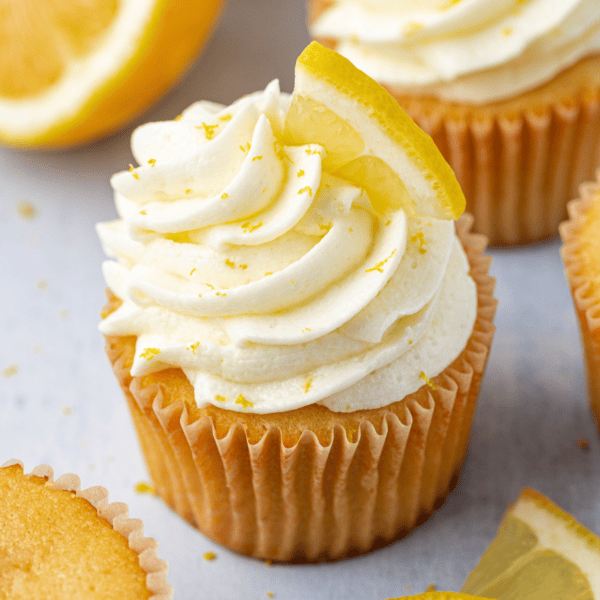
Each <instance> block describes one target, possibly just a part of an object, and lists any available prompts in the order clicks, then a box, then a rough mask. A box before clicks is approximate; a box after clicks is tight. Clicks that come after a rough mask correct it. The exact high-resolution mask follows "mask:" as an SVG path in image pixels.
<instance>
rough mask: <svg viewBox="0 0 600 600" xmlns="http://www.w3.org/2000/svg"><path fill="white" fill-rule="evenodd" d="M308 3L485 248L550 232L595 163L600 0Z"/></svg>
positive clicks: (599, 127) (599, 157)
mask: <svg viewBox="0 0 600 600" xmlns="http://www.w3.org/2000/svg"><path fill="white" fill-rule="evenodd" d="M424 4H425V3H418V2H408V1H407V0H404V1H402V0H399V1H383V0H380V1H379V2H377V1H374V0H310V1H309V21H310V29H311V33H312V35H313V36H314V37H315V38H316V39H319V40H321V41H323V42H324V43H327V44H329V45H330V46H331V47H335V48H336V49H337V50H338V51H339V52H340V53H341V54H343V55H344V56H346V57H347V58H349V59H350V60H351V61H352V62H354V64H355V65H356V66H357V67H358V68H360V69H362V70H364V71H365V72H367V73H368V74H369V75H371V76H372V77H374V78H375V79H376V80H377V81H379V82H380V83H381V84H383V85H384V86H385V87H386V88H387V89H388V90H389V91H390V92H391V93H392V95H393V96H394V98H396V100H397V101H398V102H399V103H400V104H401V106H402V107H403V108H404V109H405V110H406V111H407V112H408V114H410V115H411V116H412V118H413V119H415V121H416V122H417V123H418V124H419V125H420V126H421V127H422V128H423V129H425V131H427V132H428V133H429V134H430V135H431V136H432V137H433V139H434V141H435V142H436V144H437V145H438V147H439V148H440V150H441V152H442V154H443V155H444V157H445V158H446V159H447V160H448V162H449V163H450V165H451V166H452V168H453V169H454V171H455V173H456V176H457V178H458V180H459V182H460V184H461V186H462V188H463V191H464V193H465V196H466V198H467V208H468V210H469V211H470V212H472V213H473V215H474V216H475V230H476V231H479V232H482V233H484V234H486V235H487V236H488V237H489V239H490V241H491V243H492V244H495V245H502V244H522V243H526V242H532V241H536V240H541V239H543V238H547V237H550V236H553V235H555V233H556V231H557V227H558V224H559V223H560V222H561V220H563V219H564V217H565V214H566V210H565V207H566V203H567V201H568V200H569V199H571V198H573V197H574V196H575V195H576V194H577V189H578V187H579V185H580V184H581V183H582V182H584V181H586V180H590V179H591V178H592V177H593V173H594V170H595V169H596V168H597V167H598V166H599V165H600V3H598V2H597V0H528V1H527V2H524V1H522V0H500V1H499V2H490V1H488V0H439V1H437V0H436V1H435V2H428V3H427V6H423V5H424Z"/></svg>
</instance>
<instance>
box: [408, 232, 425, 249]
mask: <svg viewBox="0 0 600 600" xmlns="http://www.w3.org/2000/svg"><path fill="white" fill-rule="evenodd" d="M410 241H411V242H413V243H417V242H419V252H420V253H421V254H425V252H427V248H425V244H426V243H427V242H426V241H425V238H424V237H423V232H422V231H419V232H418V233H415V235H413V236H411V238H410Z"/></svg>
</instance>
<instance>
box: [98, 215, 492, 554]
mask: <svg viewBox="0 0 600 600" xmlns="http://www.w3.org/2000/svg"><path fill="white" fill-rule="evenodd" d="M470 224H471V222H470V220H468V219H465V220H461V221H460V222H459V224H457V229H458V232H459V237H460V239H461V241H462V243H463V246H464V247H465V250H466V252H467V255H468V258H469V261H470V264H471V276H472V277H473V279H474V280H475V282H476V283H477V289H478V314H477V320H476V324H475V327H474V330H473V333H472V334H471V337H470V339H469V341H468V343H467V346H466V347H465V349H464V350H463V352H462V353H461V354H460V355H459V357H458V358H457V359H456V360H455V361H454V362H453V363H452V364H451V365H450V366H449V367H448V368H447V369H445V370H444V371H443V372H442V373H440V375H438V376H437V377H435V378H434V379H433V384H434V387H436V388H437V389H435V390H433V389H430V388H429V387H428V386H426V385H425V386H423V387H422V388H421V389H419V390H418V391H417V392H415V393H413V394H410V395H409V396H407V397H406V398H403V399H402V400H400V401H395V402H394V401H393V399H390V401H391V402H390V404H389V405H388V406H385V407H383V408H380V409H375V410H365V411H357V412H353V413H334V412H331V411H329V410H328V409H326V408H324V407H322V406H320V405H312V406H308V407H304V408H301V409H298V410H295V411H290V412H285V413H274V414H271V415H254V414H245V413H237V412H232V411H226V410H223V409H220V408H218V407H214V406H212V405H210V406H208V407H206V408H198V407H197V406H196V403H195V401H194V394H193V388H192V386H191V385H190V383H189V382H188V381H187V379H186V377H185V376H184V374H183V372H182V371H181V370H179V369H169V370H165V371H159V372H157V373H153V374H151V375H147V376H144V377H133V378H132V377H131V374H130V368H131V364H132V360H133V354H134V352H135V338H133V337H108V338H107V346H106V351H107V354H108V356H109V359H110V361H111V363H112V365H113V369H114V371H115V374H116V376H117V378H118V380H119V382H120V384H121V387H122V389H123V392H124V394H125V397H126V398H127V402H128V404H129V408H130V411H131V414H132V416H133V421H134V424H135V426H136V429H137V433H138V437H139V439H140V444H141V446H142V451H143V453H144V455H145V458H146V461H147V463H148V468H149V471H150V475H151V477H152V479H153V481H154V483H155V486H156V489H157V492H158V494H159V496H160V497H161V498H163V500H164V501H165V502H166V503H167V504H168V505H169V506H171V507H172V508H173V509H174V510H175V511H177V512H178V513H179V514H180V515H181V516H182V517H184V518H185V519H186V520H188V521H189V522H190V523H191V524H193V525H194V526H196V527H197V528H198V529H199V530H200V531H202V532H203V533H204V534H206V535H207V536H208V537H210V538H211V539H213V540H215V541H216V542H218V543H220V544H222V545H224V546H226V547H228V548H230V549H232V550H235V551H237V552H241V553H242V554H246V555H249V556H253V557H256V558H263V559H270V560H276V561H286V562H290V561H298V562H308V561H310V562H312V561H324V560H338V559H341V558H344V557H347V556H350V555H353V554H359V553H363V552H367V551H369V550H372V549H373V548H374V547H378V546H381V545H385V544H387V543H390V542H391V541H393V540H394V539H396V538H397V537H401V536H402V535H405V534H406V533H408V532H409V531H411V530H412V529H414V527H416V526H417V525H418V524H419V523H420V522H422V521H423V520H424V519H426V518H427V517H428V516H429V515H430V514H431V513H432V512H433V511H434V510H435V508H436V507H437V506H438V505H439V504H440V503H441V502H443V499H444V498H445V497H446V495H447V494H448V492H449V491H450V489H451V488H452V486H453V485H454V482H455V481H456V478H457V476H458V472H459V469H460V467H461V465H462V463H463V461H464V457H465V454H466V450H467V444H468V438H469V430H470V425H471V421H472V418H473V413H474V409H475V404H476V399H477V393H478V390H479V385H480V382H481V378H482V376H483V372H484V369H485V364H486V361H487V357H488V353H489V348H490V345H491V341H492V337H493V332H494V327H493V323H492V321H493V316H494V313H495V308H496V301H495V299H494V298H493V295H492V294H493V288H494V280H493V279H492V278H491V277H489V275H488V269H489V265H490V259H489V258H488V257H484V256H482V254H481V252H482V250H483V249H484V247H485V245H486V240H485V238H484V237H483V236H478V235H474V234H470V233H468V229H469V227H470ZM117 303H118V300H117V299H115V298H114V297H113V299H112V304H111V305H109V307H108V309H109V311H110V310H114V309H115V308H116V306H117V305H118V304H117Z"/></svg>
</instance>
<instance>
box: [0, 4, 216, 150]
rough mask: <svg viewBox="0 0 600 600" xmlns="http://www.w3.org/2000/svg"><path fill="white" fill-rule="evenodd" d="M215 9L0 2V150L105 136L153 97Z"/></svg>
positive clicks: (203, 35) (171, 78)
mask: <svg viewBox="0 0 600 600" xmlns="http://www.w3.org/2000/svg"><path fill="white" fill-rule="evenodd" d="M221 3H222V0H202V2H197V1H196V0H4V1H3V2H2V5H1V6H0V143H3V144H5V145H10V146H17V147H24V148H31V147H65V146H71V145H74V144H80V143H84V142H90V141H92V140H94V139H97V138H100V137H102V136H104V135H107V134H109V133H111V132H113V131H115V130H116V129H118V128H119V127H121V126H122V125H123V124H124V123H126V122H127V121H129V120H131V119H132V118H133V117H134V116H135V115H137V114H138V113H139V112H141V111H142V110H144V109H145V108H147V107H148V106H149V105H150V104H151V103H152V102H153V101H155V100H156V99H158V97H159V96H160V95H161V94H163V93H164V92H165V91H166V90H167V89H168V88H169V87H170V86H171V85H172V84H173V83H174V82H175V81H176V80H177V79H178V78H179V77H180V76H181V75H182V73H183V72H184V71H185V69H186V67H187V66H188V65H189V64H190V62H191V60H192V59H193V58H194V57H195V56H196V54H197V53H198V51H199V49H200V48H201V47H202V45H203V43H204V42H205V41H206V39H207V37H208V34H209V33H210V30H211V28H212V26H213V24H214V23H215V20H216V17H217V15H218V12H219V7H220V5H221Z"/></svg>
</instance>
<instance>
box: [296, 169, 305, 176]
mask: <svg viewBox="0 0 600 600" xmlns="http://www.w3.org/2000/svg"><path fill="white" fill-rule="evenodd" d="M297 175H298V177H302V175H304V170H303V169H300V170H299V171H298V173H297Z"/></svg>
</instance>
